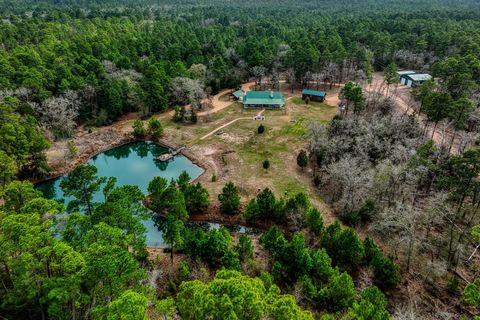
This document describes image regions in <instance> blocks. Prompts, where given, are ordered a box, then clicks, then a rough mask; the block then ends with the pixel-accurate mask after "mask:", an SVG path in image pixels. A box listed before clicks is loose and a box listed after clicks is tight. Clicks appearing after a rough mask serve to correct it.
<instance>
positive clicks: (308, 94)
mask: <svg viewBox="0 0 480 320" xmlns="http://www.w3.org/2000/svg"><path fill="white" fill-rule="evenodd" d="M326 96H327V94H326V93H325V92H323V91H316V90H307V89H304V90H303V91H302V99H303V100H305V99H307V98H308V99H309V100H311V101H319V102H323V101H325V97H326Z"/></svg>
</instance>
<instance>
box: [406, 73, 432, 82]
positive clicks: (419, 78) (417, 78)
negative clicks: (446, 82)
mask: <svg viewBox="0 0 480 320" xmlns="http://www.w3.org/2000/svg"><path fill="white" fill-rule="evenodd" d="M407 77H408V78H410V79H411V80H412V81H427V80H432V76H431V75H429V74H427V73H420V74H408V75H407Z"/></svg>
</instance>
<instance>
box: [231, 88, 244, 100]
mask: <svg viewBox="0 0 480 320" xmlns="http://www.w3.org/2000/svg"><path fill="white" fill-rule="evenodd" d="M233 95H234V96H235V98H237V99H238V98H241V97H244V96H245V92H243V90H237V91H235V92H234V93H233Z"/></svg>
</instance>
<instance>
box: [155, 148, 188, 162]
mask: <svg viewBox="0 0 480 320" xmlns="http://www.w3.org/2000/svg"><path fill="white" fill-rule="evenodd" d="M183 149H185V147H181V148H178V149H177V150H175V149H171V148H170V149H168V152H167V153H164V154H161V155H159V156H158V157H157V158H156V159H157V160H158V161H162V162H167V161H169V160H171V159H173V158H174V157H175V156H176V155H177V154H179V153H180V152H182V150H183Z"/></svg>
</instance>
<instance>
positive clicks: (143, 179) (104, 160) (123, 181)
mask: <svg viewBox="0 0 480 320" xmlns="http://www.w3.org/2000/svg"><path fill="white" fill-rule="evenodd" d="M165 152H167V148H165V147H163V146H160V145H158V144H156V143H153V142H143V141H142V142H133V143H129V144H126V145H123V146H120V147H116V148H113V149H111V150H108V151H105V152H103V153H100V154H98V155H96V156H94V157H93V158H91V159H90V161H88V163H89V164H92V165H94V166H95V167H97V169H98V176H100V177H102V176H103V177H116V178H117V185H118V186H122V185H137V186H138V187H139V188H140V189H141V190H142V191H143V192H144V193H145V194H146V193H147V187H148V183H149V182H150V181H151V180H152V179H153V178H154V177H156V176H160V177H163V178H166V179H167V180H170V179H177V178H178V176H179V175H180V174H181V173H182V171H186V172H187V173H188V174H189V175H190V177H191V178H192V179H195V178H197V177H198V176H200V175H201V174H202V172H203V169H202V168H200V167H198V166H197V165H195V164H194V163H192V162H191V161H190V160H189V159H188V158H186V157H185V156H182V155H178V156H176V157H175V158H173V159H172V160H170V161H168V162H160V161H157V160H155V157H157V156H158V155H160V154H162V153H165ZM62 179H63V177H59V178H56V179H52V180H49V181H45V182H42V183H39V184H38V185H37V187H38V189H39V190H41V191H42V192H43V194H44V196H45V197H47V198H50V199H57V200H59V201H61V202H65V203H67V202H68V201H69V199H68V198H66V197H65V196H64V194H63V192H62V190H61V189H60V182H61V181H62ZM94 200H95V201H97V202H100V201H103V197H102V194H101V193H100V192H99V193H97V194H96V195H95V199H94ZM144 225H145V227H146V228H147V235H146V237H147V245H148V246H151V247H158V246H163V244H164V242H163V239H162V234H161V232H160V231H158V229H157V228H156V227H155V225H154V223H153V221H152V220H148V221H144Z"/></svg>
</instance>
